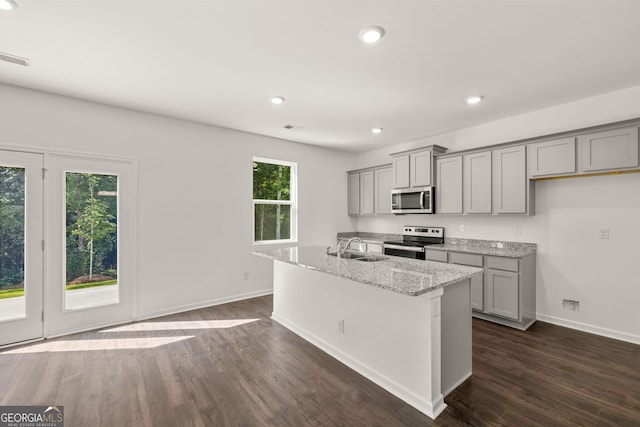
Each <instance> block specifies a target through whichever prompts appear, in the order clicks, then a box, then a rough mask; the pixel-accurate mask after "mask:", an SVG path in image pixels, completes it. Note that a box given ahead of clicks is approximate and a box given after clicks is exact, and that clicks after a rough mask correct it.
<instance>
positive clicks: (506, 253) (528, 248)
mask: <svg viewBox="0 0 640 427" xmlns="http://www.w3.org/2000/svg"><path fill="white" fill-rule="evenodd" d="M536 247H537V245H536V244H535V243H521V242H497V241H496V242H494V241H491V240H473V239H450V238H445V239H444V244H442V245H430V246H427V249H433V250H436V251H446V252H462V253H470V254H478V255H488V256H500V257H508V258H522V257H525V256H527V255H530V254H535V253H536Z"/></svg>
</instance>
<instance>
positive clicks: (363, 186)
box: [360, 170, 374, 215]
mask: <svg viewBox="0 0 640 427" xmlns="http://www.w3.org/2000/svg"><path fill="white" fill-rule="evenodd" d="M373 194H374V182H373V171H372V170H371V171H366V172H360V215H373Z"/></svg>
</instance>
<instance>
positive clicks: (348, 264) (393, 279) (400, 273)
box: [253, 246, 483, 296]
mask: <svg viewBox="0 0 640 427" xmlns="http://www.w3.org/2000/svg"><path fill="white" fill-rule="evenodd" d="M326 251H327V249H326V248H325V247H321V246H305V247H288V248H280V249H266V250H257V251H254V252H253V253H254V254H255V255H258V256H262V257H265V258H271V259H274V260H277V261H282V262H285V263H288V264H293V265H297V266H299V267H303V268H306V269H309V270H316V271H320V272H323V273H326V274H329V275H332V276H337V277H342V278H345V279H349V280H353V281H356V282H360V283H365V284H368V285H371V286H375V287H378V288H382V289H387V290H390V291H393V292H397V293H400V294H404V295H410V296H418V295H422V294H425V293H427V292H431V291H434V290H436V289H439V288H442V287H445V286H448V285H451V284H454V283H458V282H460V281H461V280H464V279H468V278H470V277H472V276H475V275H478V274H482V272H483V269H481V268H476V267H467V266H463V265H456V264H444V263H441V262H432V261H423V260H414V259H409V258H401V257H394V256H388V255H385V257H387V259H385V260H382V261H376V262H363V261H358V260H351V259H339V258H337V257H335V256H330V255H327V253H326Z"/></svg>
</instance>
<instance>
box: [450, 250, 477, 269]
mask: <svg viewBox="0 0 640 427" xmlns="http://www.w3.org/2000/svg"><path fill="white" fill-rule="evenodd" d="M449 262H450V263H451V264H462V265H471V266H473V267H482V255H476V254H461V253H458V252H451V253H450V254H449Z"/></svg>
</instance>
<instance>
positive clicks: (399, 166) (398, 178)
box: [393, 154, 409, 188]
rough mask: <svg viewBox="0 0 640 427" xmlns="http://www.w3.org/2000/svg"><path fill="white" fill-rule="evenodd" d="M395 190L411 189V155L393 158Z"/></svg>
mask: <svg viewBox="0 0 640 427" xmlns="http://www.w3.org/2000/svg"><path fill="white" fill-rule="evenodd" d="M393 188H409V155H408V154H403V155H400V156H394V157H393Z"/></svg>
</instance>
